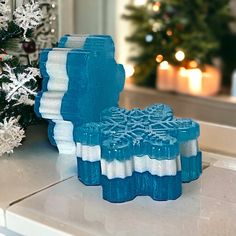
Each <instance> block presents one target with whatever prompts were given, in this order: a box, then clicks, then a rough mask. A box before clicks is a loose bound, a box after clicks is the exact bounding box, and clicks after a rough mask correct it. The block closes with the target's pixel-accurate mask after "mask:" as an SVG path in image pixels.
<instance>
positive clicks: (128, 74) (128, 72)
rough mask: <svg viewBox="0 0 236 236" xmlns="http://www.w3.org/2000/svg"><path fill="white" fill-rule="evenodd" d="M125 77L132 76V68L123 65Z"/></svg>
mask: <svg viewBox="0 0 236 236" xmlns="http://www.w3.org/2000/svg"><path fill="white" fill-rule="evenodd" d="M124 69H125V77H126V78H129V77H131V76H133V75H134V67H133V66H132V65H124Z"/></svg>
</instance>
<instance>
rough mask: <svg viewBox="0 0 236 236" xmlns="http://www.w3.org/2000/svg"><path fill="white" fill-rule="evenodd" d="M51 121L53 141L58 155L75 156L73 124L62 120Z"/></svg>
mask: <svg viewBox="0 0 236 236" xmlns="http://www.w3.org/2000/svg"><path fill="white" fill-rule="evenodd" d="M53 121H54V122H55V127H54V139H55V141H56V144H57V148H58V150H59V153H61V154H75V153H76V144H75V142H74V139H73V129H74V126H73V124H72V123H71V122H69V121H64V120H53Z"/></svg>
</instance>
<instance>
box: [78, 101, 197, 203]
mask: <svg viewBox="0 0 236 236" xmlns="http://www.w3.org/2000/svg"><path fill="white" fill-rule="evenodd" d="M198 136H199V126H198V124H197V123H196V122H194V121H192V120H189V119H177V118H175V117H174V116H173V112H172V110H171V108H170V107H168V106H166V105H163V104H155V105H152V106H149V107H147V108H145V109H144V110H140V109H137V108H135V109H132V110H130V111H128V110H125V109H122V108H117V107H112V108H109V109H106V110H104V111H103V112H102V114H101V119H100V122H97V123H94V122H93V123H87V124H84V125H82V126H76V127H75V129H74V138H75V140H76V145H77V160H78V176H79V179H80V180H81V181H82V182H83V183H84V184H86V185H99V184H100V185H101V186H102V189H103V197H104V199H106V200H108V201H110V202H124V201H128V200H131V199H133V198H135V197H136V196H140V195H148V196H150V197H152V198H153V199H154V200H173V199H176V198H178V197H179V196H180V195H181V191H182V188H181V184H182V182H190V181H192V180H194V179H197V178H198V177H199V176H200V174H201V152H200V151H199V149H198V146H197V138H198Z"/></svg>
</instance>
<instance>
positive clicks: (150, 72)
mask: <svg viewBox="0 0 236 236" xmlns="http://www.w3.org/2000/svg"><path fill="white" fill-rule="evenodd" d="M22 2H23V1H22V0H15V1H12V6H13V8H14V7H16V6H17V5H20V4H22ZM39 3H40V4H41V7H42V8H43V9H44V26H43V28H41V29H39V30H38V32H37V37H36V44H37V49H38V50H40V48H44V47H51V45H54V44H55V43H56V42H57V39H58V38H59V37H61V36H62V35H64V34H71V33H76V34H109V35H112V37H113V39H114V41H115V46H116V58H117V61H118V62H119V63H122V64H123V65H124V67H125V70H126V86H125V90H124V92H123V93H122V96H121V102H120V104H121V105H122V106H125V107H127V108H132V107H144V106H146V105H148V104H150V103H154V102H163V103H167V104H169V105H171V106H172V107H173V108H174V109H175V111H176V115H177V116H185V117H193V118H195V119H198V120H203V121H207V122H214V123H218V124H223V125H230V126H236V98H235V96H236V33H235V32H236V21H235V19H236V18H235V16H236V1H235V0H212V1H204V0H192V1H189V0H181V1H180V0H165V1H164V0H122V1H118V0H67V1H62V0H53V1H49V0H39ZM26 46H27V45H26ZM29 46H30V45H29Z"/></svg>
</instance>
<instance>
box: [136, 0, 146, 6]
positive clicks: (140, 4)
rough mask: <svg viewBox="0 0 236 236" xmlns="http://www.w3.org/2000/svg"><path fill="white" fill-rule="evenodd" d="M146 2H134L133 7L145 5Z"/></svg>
mask: <svg viewBox="0 0 236 236" xmlns="http://www.w3.org/2000/svg"><path fill="white" fill-rule="evenodd" d="M146 2H147V1H146V0H134V5H136V6H143V5H145V4H146Z"/></svg>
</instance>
